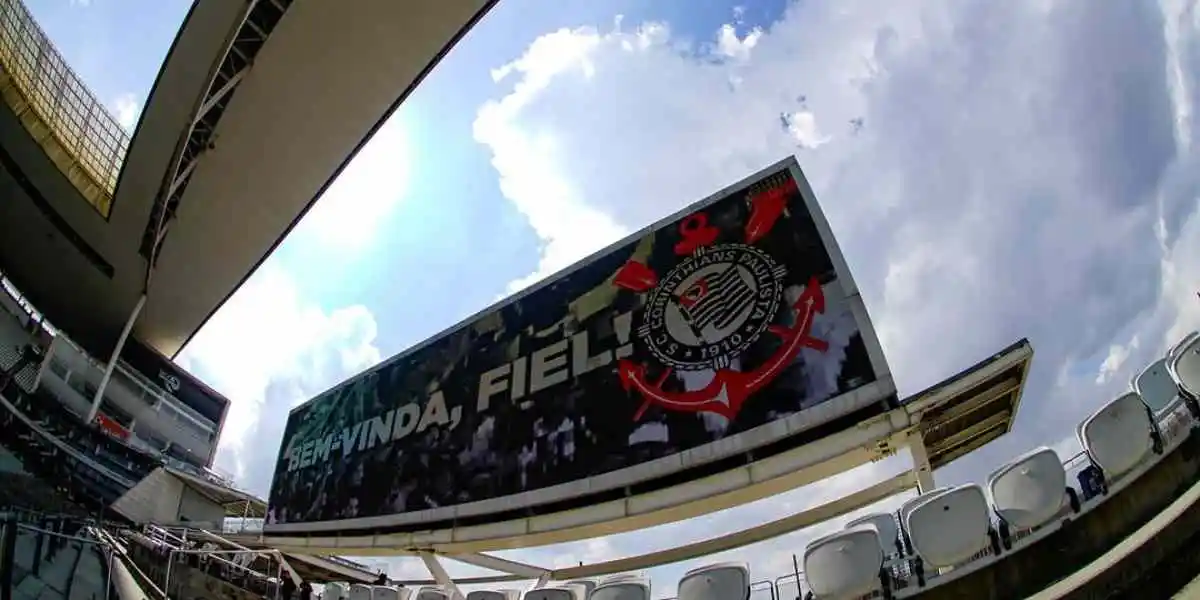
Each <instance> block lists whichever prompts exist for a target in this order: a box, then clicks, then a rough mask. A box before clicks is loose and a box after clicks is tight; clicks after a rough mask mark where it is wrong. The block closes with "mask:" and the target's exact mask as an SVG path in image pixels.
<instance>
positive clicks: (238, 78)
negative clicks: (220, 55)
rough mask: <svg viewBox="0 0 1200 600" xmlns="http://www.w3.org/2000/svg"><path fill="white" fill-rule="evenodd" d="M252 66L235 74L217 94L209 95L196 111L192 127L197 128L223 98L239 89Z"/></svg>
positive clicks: (247, 66)
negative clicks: (197, 124)
mask: <svg viewBox="0 0 1200 600" xmlns="http://www.w3.org/2000/svg"><path fill="white" fill-rule="evenodd" d="M251 66H252V65H246V66H245V67H244V68H242V69H240V70H239V71H238V72H237V73H234V74H233V76H232V77H230V78H229V81H226V82H225V85H222V86H221V87H219V88H217V90H216V91H215V92H213V93H211V94H209V95H208V99H207V100H205V101H204V104H202V105H201V106H200V110H198V111H196V118H195V119H192V127H195V126H196V123H199V122H200V120H201V119H203V118H204V115H207V114H208V111H210V110H212V109H213V107H214V106H216V105H217V103H218V102H220V101H221V99H222V98H224V97H225V96H228V95H229V94H230V93H231V92H233V90H234V89H235V88H237V86H238V84H239V83H241V82H242V79H243V78H244V77H245V76H246V72H247V71H249V70H250V68H251ZM214 83H215V82H214Z"/></svg>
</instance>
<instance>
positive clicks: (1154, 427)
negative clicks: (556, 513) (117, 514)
mask: <svg viewBox="0 0 1200 600" xmlns="http://www.w3.org/2000/svg"><path fill="white" fill-rule="evenodd" d="M1131 388H1132V389H1131V390H1130V391H1129V392H1127V393H1124V394H1122V395H1120V396H1119V397H1117V398H1115V399H1113V400H1112V401H1110V402H1108V403H1107V404H1105V405H1104V406H1102V407H1101V408H1100V409H1099V410H1097V411H1095V412H1094V413H1092V414H1091V415H1089V416H1088V417H1087V418H1086V419H1084V420H1083V422H1082V423H1080V424H1079V426H1078V428H1077V430H1076V435H1077V438H1078V440H1079V442H1080V444H1081V445H1082V447H1083V449H1084V454H1085V456H1086V459H1087V465H1086V468H1085V469H1084V470H1083V472H1082V473H1081V474H1080V476H1079V482H1078V483H1079V484H1080V487H1081V488H1082V489H1081V490H1077V489H1075V487H1073V486H1072V485H1071V483H1070V482H1068V477H1067V468H1066V466H1065V465H1064V463H1063V461H1062V459H1061V457H1059V456H1058V454H1057V453H1056V452H1055V451H1054V450H1052V449H1050V448H1047V447H1042V448H1037V449H1035V450H1032V451H1030V452H1028V453H1026V454H1023V455H1021V456H1018V457H1016V458H1014V459H1013V460H1011V461H1009V462H1008V463H1006V464H1004V465H1002V466H1001V467H1000V468H998V469H996V470H995V471H993V472H992V473H991V475H990V476H989V477H988V478H987V480H986V482H985V483H984V484H983V485H979V484H974V483H972V484H965V485H959V486H953V487H946V488H938V489H934V490H929V491H926V492H924V493H921V494H919V495H918V496H916V497H914V498H912V499H910V500H908V501H906V502H905V503H904V504H903V505H902V506H901V507H900V509H899V510H897V511H896V512H895V513H876V514H868V515H865V516H861V517H858V518H856V519H853V520H851V521H850V522H849V523H847V524H846V526H845V528H844V529H842V530H841V531H838V532H835V533H832V534H829V535H826V536H824V537H821V538H819V539H816V540H813V541H812V542H811V543H809V544H808V546H807V547H806V548H805V550H804V552H803V559H802V562H803V569H804V580H805V584H806V587H807V591H806V593H805V597H806V598H808V599H822V600H823V599H833V598H837V599H842V598H851V599H853V598H864V597H873V596H875V595H880V596H882V597H884V598H890V597H892V595H893V593H894V592H895V591H898V590H901V589H905V588H908V587H910V586H914V585H915V586H917V587H925V586H927V585H936V582H933V580H935V579H937V578H939V577H941V576H942V575H943V574H949V573H954V574H961V573H963V572H965V571H966V570H968V569H969V565H971V563H975V562H976V561H978V559H981V558H985V557H996V558H998V557H1001V556H1002V555H1003V554H1005V553H1006V552H1009V551H1012V550H1013V549H1014V548H1017V547H1018V546H1022V545H1024V544H1025V543H1035V542H1036V539H1038V538H1039V537H1040V536H1036V535H1032V534H1033V533H1035V532H1038V531H1043V530H1045V531H1051V530H1052V529H1051V528H1052V527H1055V526H1058V525H1061V524H1062V523H1064V522H1066V521H1068V520H1070V519H1072V518H1075V517H1076V515H1079V514H1081V513H1082V512H1085V511H1086V510H1090V509H1092V508H1094V507H1095V506H1096V505H1098V504H1099V503H1100V502H1103V500H1104V498H1105V496H1107V495H1109V494H1111V493H1112V492H1114V491H1115V490H1116V489H1119V488H1121V487H1124V486H1125V485H1128V484H1129V483H1130V482H1131V481H1132V480H1134V479H1135V478H1136V477H1137V476H1138V475H1139V474H1140V473H1142V472H1144V471H1145V470H1146V469H1148V468H1149V467H1150V466H1151V465H1152V464H1153V462H1154V460H1155V459H1156V457H1157V456H1160V455H1162V454H1163V453H1164V452H1165V451H1166V450H1167V448H1168V446H1173V445H1175V444H1177V443H1179V442H1180V441H1182V438H1183V437H1185V436H1186V435H1188V433H1189V431H1190V427H1191V426H1192V424H1193V423H1195V422H1197V421H1200V409H1198V407H1200V403H1198V402H1197V398H1200V334H1197V333H1193V334H1191V335H1189V336H1188V337H1186V338H1184V339H1183V340H1182V341H1181V342H1180V343H1178V344H1177V345H1176V346H1174V347H1173V348H1172V349H1171V350H1170V351H1169V352H1168V353H1167V354H1166V356H1164V357H1163V358H1162V359H1160V360H1157V361H1155V362H1154V363H1152V364H1151V365H1150V366H1149V367H1147V368H1146V369H1145V370H1144V371H1143V372H1142V373H1140V374H1139V375H1138V377H1137V378H1135V379H1134V381H1133V382H1132V385H1131ZM1181 406H1182V407H1186V411H1180V410H1179V408H1180V407H1181ZM983 562H984V561H979V562H978V563H977V565H978V566H980V567H981V566H982V564H979V563H983ZM750 587H751V581H750V571H749V568H748V567H747V566H746V565H744V564H733V563H723V564H715V565H708V566H705V567H701V568H698V569H694V570H692V571H689V572H688V573H687V574H685V575H684V576H683V578H682V579H681V580H680V581H679V586H678V596H677V599H678V600H739V599H741V600H744V599H746V598H748V597H749V594H750V592H749V590H750ZM356 589H359V590H360V591H359V592H358V593H357V595H355V594H354V593H353V590H352V591H351V594H350V596H349V597H350V599H351V600H368V599H369V600H384V599H385V598H386V600H410V599H411V600H427V599H428V600H434V599H440V598H443V597H444V596H441V595H427V596H420V595H415V596H414V595H412V594H411V593H409V595H404V591H403V590H399V591H387V592H379V593H381V594H384V595H378V596H376V595H374V593H375V591H374V589H372V588H371V586H362V587H361V588H356ZM437 593H438V594H440V593H441V592H437ZM332 598H333V597H331V599H332ZM649 598H650V584H649V582H648V581H647V580H645V579H643V578H638V577H631V576H617V577H612V578H608V579H604V580H601V581H599V582H591V581H574V582H567V583H561V584H551V585H549V586H546V587H542V588H538V589H534V590H528V591H524V592H522V591H516V590H494V591H486V590H485V591H474V592H471V593H470V594H468V595H467V599H468V600H648V599H649Z"/></svg>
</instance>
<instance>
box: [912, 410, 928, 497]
mask: <svg viewBox="0 0 1200 600" xmlns="http://www.w3.org/2000/svg"><path fill="white" fill-rule="evenodd" d="M908 453H909V454H910V455H911V456H912V463H913V465H912V473H913V477H915V478H916V480H917V492H918V493H921V494H924V493H927V492H931V491H933V489H934V487H935V486H934V483H933V467H932V466H930V465H929V450H928V449H927V448H926V447H925V436H923V435H921V428H920V427H914V428H913V431H912V433H910V434H909V435H908Z"/></svg>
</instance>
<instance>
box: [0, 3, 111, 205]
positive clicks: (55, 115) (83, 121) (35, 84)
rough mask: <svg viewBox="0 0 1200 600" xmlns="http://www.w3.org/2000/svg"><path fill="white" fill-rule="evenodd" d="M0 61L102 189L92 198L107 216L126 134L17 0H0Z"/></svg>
mask: <svg viewBox="0 0 1200 600" xmlns="http://www.w3.org/2000/svg"><path fill="white" fill-rule="evenodd" d="M0 67H3V70H4V71H5V72H7V74H8V76H9V77H11V78H12V81H13V84H14V85H15V87H16V88H17V89H18V90H19V91H20V92H21V94H22V95H23V96H24V99H25V101H26V102H28V104H29V106H30V107H31V108H32V109H33V110H34V112H36V113H37V115H38V117H40V118H41V120H42V121H43V122H44V123H45V124H46V125H47V126H48V127H49V129H50V132H51V133H52V134H53V135H54V137H55V139H56V140H57V141H58V143H59V144H61V145H62V147H63V148H64V149H65V150H67V151H68V152H69V153H70V154H71V155H72V157H73V158H74V159H76V160H77V161H78V163H79V165H80V167H82V169H83V171H84V172H86V174H87V175H88V176H89V177H90V178H91V179H92V180H93V181H94V182H95V183H96V184H97V185H98V186H99V187H100V189H101V190H102V191H103V192H104V193H103V197H102V198H99V199H96V200H92V202H93V203H94V204H93V205H94V206H95V208H96V210H97V211H99V212H100V214H101V215H103V216H104V217H105V218H108V215H109V212H110V211H111V208H112V195H113V192H114V190H115V189H116V187H117V177H118V176H119V175H120V173H121V166H122V165H123V164H124V162H125V154H126V152H127V151H128V149H129V142H130V139H131V136H130V134H129V132H128V131H126V130H125V128H124V127H122V126H121V123H120V122H119V121H118V120H117V119H116V118H115V117H113V116H112V114H111V113H109V111H108V109H107V107H105V105H104V103H103V102H101V101H100V100H99V99H98V98H96V95H95V94H94V93H93V92H92V91H91V89H89V88H88V86H87V85H86V84H85V83H84V82H83V80H82V79H81V78H80V77H79V75H77V74H76V73H75V71H74V70H72V69H71V67H70V65H68V64H67V61H66V60H65V59H64V58H63V56H62V54H61V53H59V51H58V50H57V49H56V48H55V47H54V44H53V43H52V42H51V41H50V38H49V36H47V35H46V33H45V32H44V31H42V29H41V27H39V26H38V24H37V21H35V20H34V18H33V16H32V15H31V14H30V13H29V10H28V9H26V8H25V5H24V3H23V2H22V1H21V0H0ZM85 197H87V195H86V194H85ZM89 200H91V199H90V198H89Z"/></svg>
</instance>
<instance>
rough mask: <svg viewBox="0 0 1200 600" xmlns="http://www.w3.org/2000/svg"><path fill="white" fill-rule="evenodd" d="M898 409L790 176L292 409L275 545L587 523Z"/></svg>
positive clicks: (695, 214)
mask: <svg viewBox="0 0 1200 600" xmlns="http://www.w3.org/2000/svg"><path fill="white" fill-rule="evenodd" d="M894 397H895V388H894V386H893V384H892V380H891V376H890V373H889V371H888V368H887V365H886V363H885V361H884V359H883V355H882V351H881V350H880V348H879V343H878V340H877V338H876V336H875V333H874V330H873V329H872V326H871V323H870V319H869V318H868V316H867V313H866V310H865V307H864V306H863V305H862V301H861V298H860V297H859V296H858V292H857V289H856V287H855V286H854V284H853V281H852V280H851V279H850V277H849V274H848V272H846V267H845V262H844V259H843V258H842V256H841V254H840V252H839V251H838V249H837V246H836V244H835V243H834V240H833V236H832V233H831V232H830V230H829V228H828V225H827V224H826V223H825V220H824V217H823V215H821V213H820V212H819V208H818V207H817V204H816V202H815V200H814V199H813V197H812V193H811V190H810V189H809V187H808V184H807V182H806V181H805V180H804V178H803V175H802V174H801V172H800V170H799V167H798V165H797V164H796V163H795V161H794V159H789V160H786V161H783V162H781V163H779V164H777V165H775V166H773V167H771V168H769V169H766V170H765V171H763V172H761V173H759V174H757V175H755V176H753V177H750V178H748V179H746V180H744V181H743V182H741V183H739V184H737V185H735V186H731V187H730V188H727V189H726V190H725V191H723V192H721V193H718V194H716V195H714V196H713V197H711V198H709V199H708V200H705V201H703V202H700V203H699V204H697V205H694V206H692V207H690V208H689V209H687V211H685V212H683V213H681V214H679V215H677V216H675V217H672V218H671V219H669V220H667V221H664V222H663V223H660V224H657V225H655V226H653V227H650V228H648V229H646V230H644V231H642V232H640V233H638V234H636V235H634V236H632V237H631V238H630V239H627V240H626V241H624V242H621V243H619V244H617V245H615V246H613V247H611V248H609V249H607V250H605V251H603V252H601V253H599V254H597V255H595V256H593V257H590V258H588V259H586V260H584V261H582V262H581V263H580V264H578V265H576V266H575V267H573V268H572V269H570V270H568V271H566V272H564V273H561V274H559V275H557V276H555V277H553V278H551V279H550V280H548V281H546V282H543V283H542V284H540V285H538V286H536V287H534V288H532V289H531V290H529V291H527V292H525V293H522V294H519V295H517V296H516V297H514V298H512V299H510V300H508V301H506V302H504V303H502V304H500V305H499V306H496V307H493V308H492V309H489V310H487V311H484V312H482V313H480V314H479V315H477V316H475V317H473V318H471V319H468V320H467V321H466V322H464V323H463V324H460V325H459V326H457V327H455V328H452V329H451V330H449V331H448V332H446V333H443V334H441V335H439V336H437V337H435V338H433V339H432V340H430V341H428V342H426V343H424V344H422V345H420V346H418V347H416V348H413V349H411V350H409V351H407V352H405V353H403V354H401V355H399V356H396V357H394V358H393V359H391V360H388V361H386V362H385V363H383V364H381V365H379V366H377V367H376V368H374V369H372V370H370V371H368V372H366V373H364V374H362V375H360V376H357V377H355V378H353V379H351V380H349V381H347V382H345V383H343V384H342V385H339V386H337V387H335V388H334V389H332V390H330V391H328V392H326V393H324V394H321V395H320V396H318V397H316V398H314V399H313V400H312V401H310V402H308V403H306V404H304V405H302V406H299V407H297V408H296V409H294V410H293V411H292V412H291V414H290V415H289V416H288V420H287V423H286V426H285V429H284V433H283V441H282V447H281V450H280V454H279V458H278V461H277V463H276V467H275V475H274V479H273V481H272V485H271V492H270V495H269V505H270V510H269V511H268V522H267V525H266V531H267V532H275V533H286V532H298V533H299V532H313V531H351V530H366V529H383V528H388V529H392V530H396V529H400V528H405V527H410V528H417V527H424V528H429V527H433V526H434V525H435V524H437V523H444V522H448V521H449V522H454V523H459V524H461V523H463V522H466V520H470V521H471V522H474V523H480V522H485V523H486V522H489V520H491V521H503V520H506V519H508V518H510V516H506V515H512V514H514V511H515V512H517V513H519V512H520V511H526V512H527V513H528V512H530V511H540V512H546V511H550V510H552V507H553V506H558V507H560V508H557V509H553V510H562V508H561V507H563V506H566V505H565V504H564V502H567V503H569V501H571V500H572V499H575V500H577V501H579V502H580V503H581V504H580V505H587V501H586V499H587V498H589V497H591V496H590V495H594V494H597V493H599V492H602V491H605V490H618V491H619V490H621V489H624V490H626V491H628V490H632V489H633V488H634V487H635V486H640V487H641V488H642V489H645V488H646V486H648V485H652V484H653V483H654V482H655V481H659V482H662V481H667V480H669V481H670V482H671V483H669V484H670V485H674V484H677V483H682V482H686V481H687V480H688V479H689V477H693V478H694V477H699V476H701V475H707V474H711V473H710V471H711V468H709V469H708V471H705V467H706V466H707V467H711V466H712V465H714V464H718V465H719V461H720V460H722V459H726V458H729V457H739V456H748V455H750V454H751V453H753V452H755V451H758V452H759V453H760V454H764V455H765V453H768V452H769V451H770V449H769V448H767V447H768V446H771V447H772V448H777V447H778V446H779V443H780V442H781V441H782V442H786V441H787V440H788V439H799V438H800V437H802V436H801V435H800V434H801V433H804V432H808V431H810V430H815V429H816V428H819V427H820V426H822V425H828V424H830V423H831V422H834V421H836V420H837V419H844V418H846V417H848V416H852V413H853V414H854V415H857V414H858V412H859V411H862V410H864V409H866V408H868V407H871V406H879V407H880V409H879V410H880V412H882V410H883V405H884V403H885V402H889V401H894ZM846 426H847V427H848V426H853V423H851V424H849V425H846ZM798 443H801V442H797V444H798ZM743 464H745V463H743ZM664 485H667V484H664ZM630 493H632V492H630Z"/></svg>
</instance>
